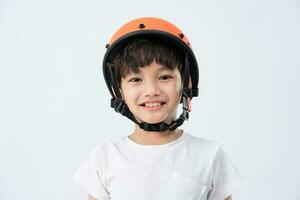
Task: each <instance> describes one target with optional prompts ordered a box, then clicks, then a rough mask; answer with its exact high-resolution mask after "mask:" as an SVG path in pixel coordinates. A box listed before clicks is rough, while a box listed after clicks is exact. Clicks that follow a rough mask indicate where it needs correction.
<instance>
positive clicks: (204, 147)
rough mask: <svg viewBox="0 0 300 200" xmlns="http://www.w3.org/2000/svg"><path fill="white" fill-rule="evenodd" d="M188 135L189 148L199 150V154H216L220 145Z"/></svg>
mask: <svg viewBox="0 0 300 200" xmlns="http://www.w3.org/2000/svg"><path fill="white" fill-rule="evenodd" d="M189 135H190V139H189V146H191V147H193V148H197V149H198V150H201V152H206V153H207V152H210V153H211V154H216V153H217V152H218V151H219V150H220V149H221V148H222V145H221V144H220V143H219V142H217V141H214V140H209V139H206V138H203V137H199V136H194V135H191V134H189Z"/></svg>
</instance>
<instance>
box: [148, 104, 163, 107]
mask: <svg viewBox="0 0 300 200" xmlns="http://www.w3.org/2000/svg"><path fill="white" fill-rule="evenodd" d="M145 106H146V107H159V106H161V103H145Z"/></svg>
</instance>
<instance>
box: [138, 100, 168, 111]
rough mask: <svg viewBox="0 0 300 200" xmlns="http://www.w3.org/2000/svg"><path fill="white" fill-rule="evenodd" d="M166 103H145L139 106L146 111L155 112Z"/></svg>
mask: <svg viewBox="0 0 300 200" xmlns="http://www.w3.org/2000/svg"><path fill="white" fill-rule="evenodd" d="M165 104H166V102H164V101H161V102H145V103H142V104H140V106H142V107H144V108H145V109H147V110H157V109H160V108H161V107H162V106H163V105H165Z"/></svg>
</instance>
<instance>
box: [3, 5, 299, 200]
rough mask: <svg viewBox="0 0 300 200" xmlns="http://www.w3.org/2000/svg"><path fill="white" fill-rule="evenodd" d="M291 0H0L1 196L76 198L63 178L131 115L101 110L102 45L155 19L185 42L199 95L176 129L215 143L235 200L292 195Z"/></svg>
mask: <svg viewBox="0 0 300 200" xmlns="http://www.w3.org/2000/svg"><path fill="white" fill-rule="evenodd" d="M299 11H300V3H299V1H296V0H290V1H283V0H251V1H250V0H249V1H234V0H228V1H222V0H209V1H200V0H199V1H196V0H195V1H188V0H185V1H174V0H173V1H171V0H165V1H158V0H152V1H139V0H126V1H125V0H124V1H117V0H110V1H101V0H98V1H96V0H86V1H76V0H72V1H71V0H59V1H58V0H52V1H50V0H49V1H41V0H27V1H13V0H10V1H9V0H1V1H0V157H1V161H0V199H1V200H24V199H25V200H37V199H44V200H54V199H55V200H66V199H72V200H74V199H75V200H81V199H86V198H87V194H86V193H85V192H84V191H83V190H82V189H81V188H80V187H79V186H78V185H76V184H75V183H73V182H72V180H71V177H72V175H73V173H74V172H75V171H76V170H77V168H78V167H79V165H80V164H81V162H82V161H83V160H84V159H85V157H86V155H87V153H88V152H89V151H90V150H91V149H92V148H93V147H94V145H96V144H97V143H98V142H99V141H102V140H108V139H113V140H114V139H117V138H120V137H123V136H126V135H127V134H128V133H129V132H130V131H131V130H132V127H133V125H132V123H131V122H130V121H128V120H127V119H125V118H124V117H122V116H119V115H117V114H116V113H115V112H114V111H113V110H112V109H111V108H110V95H109V93H108V90H107V88H106V86H105V83H104V79H103V77H102V69H101V62H102V59H103V55H104V52H105V48H104V47H105V44H106V43H107V42H108V39H109V38H110V36H111V35H112V34H113V33H114V31H115V30H116V29H117V28H118V27H119V26H121V25H122V24H123V23H125V22H127V21H129V20H131V19H134V18H136V17H142V16H155V17H162V18H165V19H167V20H169V21H171V22H173V23H175V24H176V25H177V26H179V27H180V28H181V29H182V30H183V31H184V33H185V35H186V36H188V38H189V39H190V41H191V44H192V46H193V49H194V52H195V54H196V56H197V58H198V62H199V66H200V97H199V98H195V99H193V102H192V103H193V105H192V106H193V111H192V113H191V118H190V120H189V121H188V122H186V123H185V125H184V128H185V130H186V131H188V132H190V133H191V134H192V135H195V136H199V137H204V138H207V139H211V140H215V141H218V142H220V143H221V144H223V145H224V149H225V151H226V152H227V153H228V155H229V156H230V158H231V159H232V160H233V161H234V163H235V164H236V166H237V168H238V169H239V170H240V172H241V174H242V175H243V177H244V182H243V184H242V186H241V187H240V189H239V190H238V191H237V192H236V193H234V194H233V197H234V199H241V200H253V199H256V200H282V199H287V200H299V199H300V192H299V185H300V159H299V153H300V147H299V146H300V144H299V141H300V136H299V133H300V129H299V122H300V120H299V119H300V117H299V115H300V113H299V112H300V108H299V102H300V95H299V85H300V81H299V78H298V77H299V73H300V70H299V67H300V59H299V52H300V39H299V35H300V28H299V26H300V23H299V22H300V20H299V15H300V14H299Z"/></svg>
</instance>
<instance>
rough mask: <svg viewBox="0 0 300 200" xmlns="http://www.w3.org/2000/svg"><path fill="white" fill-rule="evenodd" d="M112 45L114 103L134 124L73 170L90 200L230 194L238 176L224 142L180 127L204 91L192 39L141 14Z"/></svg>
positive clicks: (220, 199)
mask: <svg viewBox="0 0 300 200" xmlns="http://www.w3.org/2000/svg"><path fill="white" fill-rule="evenodd" d="M106 47H107V52H106V54H105V56H104V60H103V73H104V77H105V81H106V84H107V86H108V89H109V91H110V93H111V95H112V99H111V107H113V108H114V109H115V111H116V112H119V113H120V114H122V115H124V116H126V117H127V118H129V119H130V120H132V121H133V122H134V123H135V129H134V131H133V132H132V133H131V134H130V135H128V136H127V137H123V138H122V139H120V140H118V141H116V142H113V141H107V142H103V143H101V144H99V145H97V146H96V147H95V148H94V149H93V150H92V152H91V153H90V155H89V156H88V158H87V159H86V160H85V162H84V163H83V164H82V166H81V167H80V169H79V170H78V171H77V173H76V174H75V175H74V177H73V179H74V181H76V182H77V183H79V184H80V185H81V186H82V187H83V188H84V189H85V190H86V191H87V192H88V194H89V200H94V199H98V200H108V199H112V200H121V199H122V200H224V199H226V200H229V199H231V194H232V192H233V191H234V190H235V189H236V188H237V187H238V186H239V183H240V176H239V173H238V171H237V170H236V168H235V166H234V165H233V163H232V162H231V161H230V159H229V158H228V157H227V155H226V154H225V153H224V151H223V149H222V147H221V145H219V144H218V143H216V142H213V141H208V140H205V139H202V138H199V137H195V136H192V135H191V134H189V133H186V132H184V131H183V130H181V129H179V128H178V127H179V126H180V125H181V124H182V123H183V122H184V121H185V120H187V119H188V117H189V112H190V111H191V108H190V100H191V99H192V97H195V96H197V95H198V88H197V86H198V66H197V61H196V58H195V56H194V54H193V51H192V49H191V45H190V43H189V41H188V39H187V37H186V36H185V35H184V34H183V33H182V32H181V31H180V30H179V29H178V28H177V27H176V26H175V25H173V24H171V23H170V22H167V21H165V20H163V19H159V18H139V19H135V20H133V21H130V22H128V23H127V24H125V25H123V26H122V27H121V28H120V29H119V30H118V31H117V32H116V33H115V34H114V35H113V37H112V39H111V40H110V43H109V44H108V45H107V46H106ZM180 103H181V104H182V114H181V115H180V117H178V118H177V119H176V113H177V108H178V105H180Z"/></svg>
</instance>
